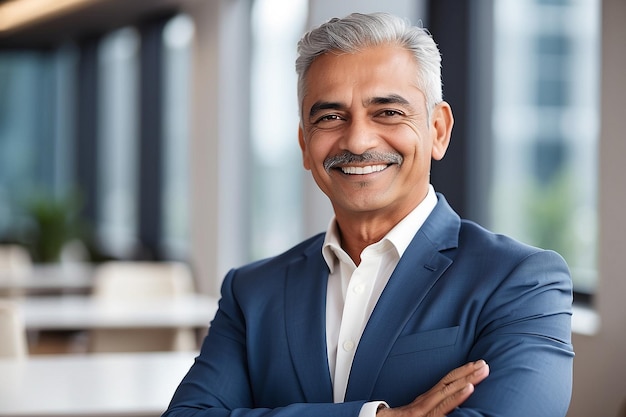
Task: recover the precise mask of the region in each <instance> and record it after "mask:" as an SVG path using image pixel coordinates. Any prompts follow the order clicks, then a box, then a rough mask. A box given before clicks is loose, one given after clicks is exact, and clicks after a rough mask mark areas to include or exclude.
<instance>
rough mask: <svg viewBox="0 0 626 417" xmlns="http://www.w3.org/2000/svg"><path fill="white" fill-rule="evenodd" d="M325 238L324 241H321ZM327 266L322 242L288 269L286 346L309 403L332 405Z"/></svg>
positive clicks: (317, 242) (314, 245)
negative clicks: (327, 344)
mask: <svg viewBox="0 0 626 417" xmlns="http://www.w3.org/2000/svg"><path fill="white" fill-rule="evenodd" d="M322 239H323V238H322ZM327 281H328V267H327V265H326V263H325V262H324V258H323V257H322V253H321V242H320V241H319V240H317V241H316V244H313V245H311V247H310V248H309V250H308V251H307V252H306V253H305V256H303V257H302V258H300V259H298V260H296V261H294V262H293V263H292V264H291V265H290V266H289V268H288V271H287V280H286V289H285V297H286V299H285V306H286V307H285V309H286V311H285V321H286V329H287V343H288V344H289V350H290V352H291V357H292V361H293V364H294V367H295V368H296V372H297V374H298V378H299V380H300V384H301V386H302V390H303V392H304V396H305V398H306V401H307V402H311V403H318V402H333V390H332V382H331V379H330V371H329V369H328V355H327V349H326V284H327Z"/></svg>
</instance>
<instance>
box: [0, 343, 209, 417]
mask: <svg viewBox="0 0 626 417" xmlns="http://www.w3.org/2000/svg"><path fill="white" fill-rule="evenodd" d="M196 355H197V352H159V353H123V354H122V353H115V354H90V355H41V356H31V357H30V358H26V359H22V360H20V359H0V416H2V417H9V416H10V417H53V416H54V417H61V416H65V417H78V416H81V417H88V416H89V417H95V416H98V417H113V416H124V417H140V416H141V417H151V416H155V417H158V416H160V415H161V413H162V412H163V411H164V410H165V409H166V408H167V405H168V403H169V401H170V399H171V398H172V395H173V393H174V390H175V389H176V387H177V386H178V384H179V383H180V381H181V379H182V378H183V376H184V375H185V373H186V372H187V370H188V369H189V367H190V366H191V365H192V363H193V359H194V357H195V356H196Z"/></svg>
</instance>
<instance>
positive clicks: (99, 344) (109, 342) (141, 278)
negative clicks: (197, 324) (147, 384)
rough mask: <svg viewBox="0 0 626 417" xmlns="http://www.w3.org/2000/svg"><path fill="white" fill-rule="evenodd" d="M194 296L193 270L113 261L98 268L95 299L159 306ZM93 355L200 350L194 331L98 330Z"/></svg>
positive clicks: (92, 342) (92, 334) (174, 265)
mask: <svg viewBox="0 0 626 417" xmlns="http://www.w3.org/2000/svg"><path fill="white" fill-rule="evenodd" d="M193 292H194V283H193V277H192V274H191V271H190V268H189V267H188V266H187V265H186V264H184V263H180V262H135V261H112V262H107V263H104V264H102V265H100V266H98V267H96V270H95V273H94V288H93V297H95V298H96V299H97V300H98V301H102V302H110V303H111V305H112V308H115V304H114V303H120V308H122V307H123V304H124V303H135V304H137V305H140V304H141V303H142V302H158V300H159V299H168V298H169V299H171V298H176V297H181V296H184V295H186V294H191V293H193ZM89 344H90V346H89V349H90V351H92V352H134V351H171V350H178V351H181V350H182V351H188V350H195V349H197V348H198V343H197V336H196V334H195V331H194V329H190V328H178V329H132V330H131V329H95V330H92V331H91V332H90V340H89Z"/></svg>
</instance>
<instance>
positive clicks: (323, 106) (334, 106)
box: [309, 101, 346, 118]
mask: <svg viewBox="0 0 626 417" xmlns="http://www.w3.org/2000/svg"><path fill="white" fill-rule="evenodd" d="M345 108H346V105H345V104H341V103H338V102H332V101H318V102H317V103H313V105H312V106H311V110H309V118H313V117H314V116H315V115H316V114H317V113H319V112H321V111H324V110H344V109H345Z"/></svg>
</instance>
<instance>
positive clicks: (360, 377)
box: [345, 195, 460, 401]
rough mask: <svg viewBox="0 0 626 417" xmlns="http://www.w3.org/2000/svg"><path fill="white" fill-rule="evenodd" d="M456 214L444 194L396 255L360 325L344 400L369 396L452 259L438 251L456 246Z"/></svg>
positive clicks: (457, 222) (458, 220)
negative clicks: (368, 314) (364, 323)
mask: <svg viewBox="0 0 626 417" xmlns="http://www.w3.org/2000/svg"><path fill="white" fill-rule="evenodd" d="M459 228H460V218H459V217H458V215H457V214H456V213H454V212H453V211H452V209H451V208H450V207H449V206H448V204H447V202H446V201H445V199H444V198H443V196H441V195H439V203H438V205H437V206H436V208H435V210H433V212H432V213H431V215H430V216H429V218H428V219H427V221H426V223H424V225H423V226H422V228H421V229H420V230H419V231H418V233H417V234H416V235H415V237H414V238H413V241H412V242H411V244H410V245H409V247H408V248H407V250H406V251H405V253H404V255H403V256H402V258H401V259H400V262H399V263H398V266H397V267H396V269H395V270H394V272H393V274H392V275H391V278H390V279H389V282H388V284H387V286H386V287H385V290H384V291H383V293H382V294H381V296H380V299H379V300H378V303H377V304H376V307H375V308H374V311H373V312H372V315H371V317H370V320H369V321H368V323H367V326H366V327H365V330H364V331H363V335H362V337H361V340H360V342H359V346H358V348H357V351H356V355H355V357H354V361H353V363H352V370H351V372H350V379H349V381H348V387H347V390H346V396H345V401H353V400H364V399H365V400H368V399H371V400H373V398H371V395H372V392H373V389H374V386H375V384H376V380H377V378H378V374H379V373H380V370H381V368H382V366H383V363H384V362H385V360H386V358H387V356H388V355H389V352H390V351H391V348H392V346H393V344H394V343H395V341H396V339H397V338H398V335H399V334H400V333H401V331H402V329H403V328H404V326H405V325H406V323H407V321H408V320H409V318H410V317H411V316H412V315H413V313H414V312H415V310H416V309H417V308H418V307H419V305H420V303H421V302H422V300H423V299H424V297H425V296H426V294H427V293H428V291H430V289H431V287H432V286H433V285H434V284H435V283H436V282H437V280H438V279H439V277H441V275H442V274H443V273H444V271H445V270H446V269H447V268H448V267H449V266H450V264H452V260H451V259H450V258H448V257H447V256H445V255H443V254H442V253H441V252H440V251H442V250H444V249H448V248H451V247H456V246H457V240H458V232H459Z"/></svg>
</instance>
